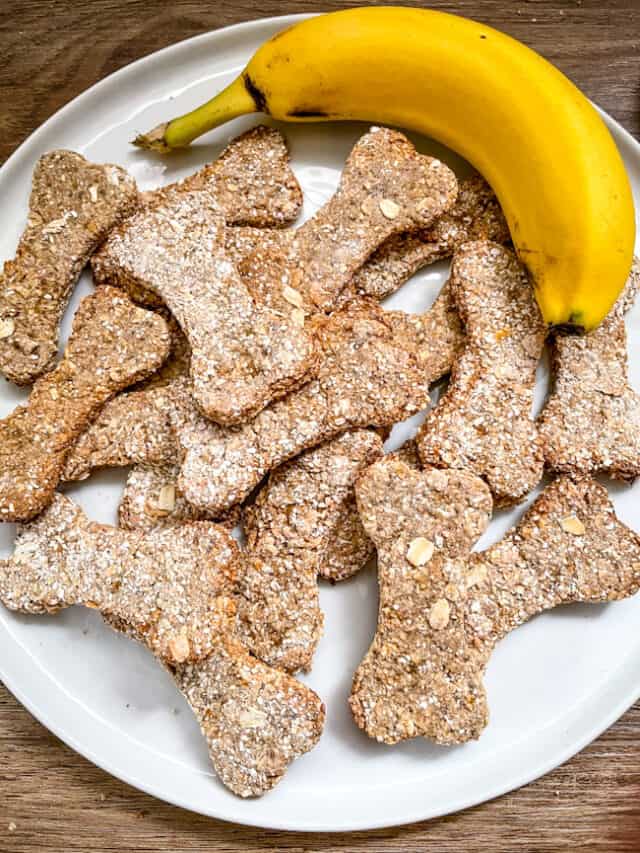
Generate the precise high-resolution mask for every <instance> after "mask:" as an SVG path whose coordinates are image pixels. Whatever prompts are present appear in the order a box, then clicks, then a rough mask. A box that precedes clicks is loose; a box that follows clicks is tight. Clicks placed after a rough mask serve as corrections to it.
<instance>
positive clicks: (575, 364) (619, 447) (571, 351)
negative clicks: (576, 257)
mask: <svg viewBox="0 0 640 853" xmlns="http://www.w3.org/2000/svg"><path fill="white" fill-rule="evenodd" d="M639 287H640V261H638V259H637V258H636V259H635V260H634V264H633V268H632V270H631V275H630V277H629V280H628V282H627V286H626V288H625V289H624V290H623V292H622V294H621V295H620V296H619V298H618V301H617V302H616V304H615V305H614V306H613V308H612V309H611V312H610V313H609V315H608V316H607V317H606V318H605V319H604V320H603V322H602V323H601V324H600V325H599V326H598V328H597V329H594V330H593V331H592V332H589V333H588V334H586V335H568V334H564V333H562V332H557V333H555V334H554V335H553V338H552V344H551V360H552V367H553V373H554V388H553V391H552V393H551V396H550V398H549V400H548V402H547V405H546V406H545V408H544V410H543V412H542V414H541V416H540V418H539V420H538V429H539V431H540V435H541V437H542V442H543V445H544V456H545V462H546V463H547V465H548V466H549V467H550V468H551V469H553V470H554V471H563V472H566V473H569V474H595V473H598V472H603V473H606V474H609V475H610V476H611V477H614V478H615V479H618V480H628V479H633V478H634V477H637V476H638V474H640V396H639V395H638V394H637V393H636V392H635V391H634V390H633V388H632V387H631V385H630V384H629V377H628V367H627V332H626V329H625V325H624V315H625V312H626V311H628V310H629V308H631V305H632V304H633V301H634V299H635V298H636V295H637V292H638V288H639Z"/></svg>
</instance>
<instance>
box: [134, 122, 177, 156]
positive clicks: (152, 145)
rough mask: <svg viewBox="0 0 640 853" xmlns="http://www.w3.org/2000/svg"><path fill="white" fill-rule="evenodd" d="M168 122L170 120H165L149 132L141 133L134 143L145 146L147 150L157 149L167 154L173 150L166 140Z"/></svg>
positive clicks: (140, 146) (139, 146)
mask: <svg viewBox="0 0 640 853" xmlns="http://www.w3.org/2000/svg"><path fill="white" fill-rule="evenodd" d="M168 124H169V122H166V121H165V122H163V123H162V124H159V125H158V126H157V127H154V128H153V130H150V131H149V132H148V133H139V134H138V136H136V138H135V139H134V140H132V145H136V146H137V147H138V148H144V149H146V150H147V151H157V152H159V153H161V154H166V153H167V152H168V151H170V150H171V149H170V147H169V146H168V145H167V143H166V141H165V132H166V130H167V126H168Z"/></svg>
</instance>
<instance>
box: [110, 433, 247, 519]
mask: <svg viewBox="0 0 640 853" xmlns="http://www.w3.org/2000/svg"><path fill="white" fill-rule="evenodd" d="M174 450H175V446H174ZM179 473H180V468H179V466H178V465H177V464H176V463H175V462H168V463H164V464H151V465H136V466H135V467H134V468H133V470H132V471H131V472H130V473H129V476H128V477H127V482H126V484H125V487H124V491H123V493H122V498H121V500H120V506H119V507H118V524H119V525H120V527H122V528H124V529H125V530H144V531H146V532H148V531H150V530H152V529H153V528H154V527H167V526H168V525H175V524H181V523H183V522H185V521H216V522H217V523H218V524H222V525H224V526H225V527H226V528H227V529H229V530H232V529H233V528H234V527H235V526H236V524H238V523H239V521H240V514H241V513H240V507H239V506H236V507H232V508H231V509H230V510H228V512H226V513H224V514H223V515H221V516H220V517H219V518H208V517H207V515H206V513H202V512H199V511H198V510H197V509H195V508H194V507H192V506H191V505H190V504H188V503H187V501H186V500H185V499H184V498H183V497H182V495H181V494H180V492H179V491H178V488H177V483H178V474H179Z"/></svg>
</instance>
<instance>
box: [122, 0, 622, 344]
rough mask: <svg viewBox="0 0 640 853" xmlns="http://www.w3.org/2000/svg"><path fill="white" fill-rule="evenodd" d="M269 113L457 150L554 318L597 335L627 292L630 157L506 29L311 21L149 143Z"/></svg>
mask: <svg viewBox="0 0 640 853" xmlns="http://www.w3.org/2000/svg"><path fill="white" fill-rule="evenodd" d="M256 111H261V112H266V113H268V114H269V115H272V116H274V117H275V118H277V119H282V120H284V121H326V120H337V119H363V120H368V121H374V122H377V123H380V124H390V125H397V126H400V127H406V128H410V129H412V130H415V131H419V132H420V133H424V134H426V135H427V136H431V137H434V138H435V139H437V140H439V141H440V142H443V143H444V144H445V145H448V146H449V147H450V148H453V149H454V150H455V151H458V152H459V153H460V154H462V155H463V156H464V157H466V159H467V160H469V161H470V162H471V163H472V164H473V165H474V166H475V167H476V168H477V169H478V171H479V172H481V173H482V174H483V175H484V177H485V178H486V179H487V180H488V181H489V183H490V184H491V186H492V187H493V189H494V191H495V192H496V194H497V196H498V198H499V200H500V202H501V204H502V207H503V209H504V211H505V214H506V216H507V220H508V222H509V227H510V229H511V234H512V236H513V240H514V243H515V246H516V249H517V251H518V254H519V256H520V258H521V260H522V261H523V262H524V263H525V264H526V266H527V267H528V269H529V271H530V273H531V275H532V278H533V281H534V286H535V289H536V296H537V299H538V303H539V305H540V308H541V310H542V314H543V316H544V318H545V320H546V321H548V322H549V323H553V324H558V323H570V324H574V325H578V326H582V327H584V328H585V329H591V328H593V327H595V326H597V325H598V323H599V322H600V321H601V320H602V319H603V318H604V316H605V315H606V314H607V312H608V311H609V309H610V308H611V306H612V304H613V302H614V301H615V299H616V297H617V295H618V294H619V292H620V291H621V289H622V287H623V286H624V283H625V281H626V278H627V276H628V274H629V269H630V266H631V261H632V254H633V247H634V241H635V218H634V208H633V198H632V195H631V188H630V186H629V180H628V178H627V174H626V172H625V168H624V165H623V163H622V159H621V157H620V155H619V153H618V150H617V148H616V146H615V144H614V142H613V140H612V138H611V136H610V134H609V132H608V130H607V128H606V127H605V125H604V123H603V122H602V120H601V119H600V117H599V116H598V114H597V112H596V111H595V109H594V108H593V107H592V106H591V104H590V103H589V101H588V100H587V99H586V98H585V97H584V95H582V93H581V92H580V91H579V90H578V89H577V88H576V87H575V86H574V85H573V84H572V83H571V82H570V81H569V80H568V79H567V78H566V77H565V76H564V75H563V74H561V73H560V71H558V70H557V69H556V68H555V67H554V66H553V65H551V64H550V63H549V62H547V61H546V60H544V59H543V58H542V57H541V56H539V55H538V54H537V53H535V52H534V51H532V50H530V49H529V48H527V47H525V46H524V45H523V44H521V43H520V42H518V41H515V40H514V39H512V38H510V37H508V36H506V35H504V34H502V33H500V32H498V31H497V30H494V29H491V28H490V27H486V26H484V25H483V24H479V23H475V22H473V21H469V20H467V19H465V18H460V17H457V16H455V15H448V14H444V13H441V12H433V11H427V10H421V9H409V8H400V7H366V8H357V9H350V10H346V11H342V12H334V13H331V14H328V15H321V16H318V17H314V18H310V19H308V20H305V21H303V22H302V23H299V24H296V25H295V26H293V27H291V28H290V29H288V30H285V31H284V32H282V33H279V34H278V35H276V36H274V37H273V38H271V39H270V40H269V41H268V42H266V43H265V44H264V45H262V47H260V48H259V50H258V51H257V52H256V53H255V55H254V56H253V58H252V59H251V60H250V62H249V64H248V65H247V67H246V68H245V70H244V71H243V72H242V74H241V75H240V76H239V77H238V78H237V79H236V80H235V81H234V82H233V83H231V85H230V86H228V87H227V88H226V89H225V90H224V91H222V92H220V94H218V95H216V97H214V98H213V99H212V100H210V101H208V102H207V103H206V104H203V105H202V106H201V107H199V108H198V109H196V110H194V111H193V112H191V113H189V114H187V115H185V116H182V117H180V118H177V119H173V121H170V122H168V123H166V124H163V125H160V126H159V127H158V128H155V130H153V131H151V133H149V134H146V135H144V136H141V137H138V139H137V140H136V143H137V144H139V145H142V146H144V147H152V148H155V149H156V150H164V151H166V150H168V149H171V148H176V147H182V146H184V145H188V144H189V143H190V142H191V141H192V140H193V139H195V138H196V137H197V136H199V135H200V134H202V133H204V132H205V131H207V130H210V129H211V128H213V127H216V126H217V125H219V124H222V123H223V122H225V121H228V120H229V119H231V118H234V117H236V116H238V115H242V114H244V113H250V112H256Z"/></svg>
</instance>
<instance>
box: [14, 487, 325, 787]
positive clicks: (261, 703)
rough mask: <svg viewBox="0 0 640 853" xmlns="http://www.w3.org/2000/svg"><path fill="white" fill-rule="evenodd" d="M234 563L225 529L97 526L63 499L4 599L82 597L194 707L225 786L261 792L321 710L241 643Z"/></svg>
mask: <svg viewBox="0 0 640 853" xmlns="http://www.w3.org/2000/svg"><path fill="white" fill-rule="evenodd" d="M239 559H240V554H239V550H238V547H237V545H236V543H235V542H234V540H233V539H232V538H231V536H230V535H229V534H228V533H227V532H226V531H225V530H224V529H223V528H222V527H220V526H219V525H216V524H210V523H206V522H199V523H193V524H185V525H181V526H175V527H171V528H165V529H164V530H154V531H153V532H152V534H150V535H144V534H141V533H140V532H136V533H130V532H128V531H124V530H119V529H118V528H114V527H109V526H108V525H103V524H96V523H94V522H90V521H89V520H88V519H87V518H86V516H85V515H84V513H83V512H82V511H81V510H80V508H79V507H77V506H76V505H75V504H74V503H73V502H72V501H71V500H69V498H66V497H64V496H62V495H56V498H55V500H54V502H53V504H52V505H51V506H50V507H49V508H48V509H47V510H46V511H45V512H44V513H43V514H42V515H41V516H39V517H38V518H37V519H36V520H35V521H33V522H31V523H30V524H29V525H26V526H24V527H22V529H21V530H20V531H19V533H18V538H17V541H16V548H15V551H14V554H13V556H12V557H11V558H10V559H9V560H6V561H0V600H2V601H3V603H4V604H5V605H6V606H7V607H10V608H11V609H13V610H19V611H22V612H28V613H42V612H54V611H57V610H60V609H61V608H63V607H67V606H70V605H72V604H85V605H87V606H89V607H92V608H98V609H99V610H100V611H101V612H102V615H103V616H104V618H105V620H106V621H107V622H108V623H109V624H110V625H111V626H112V627H114V628H116V629H117V630H120V631H123V632H124V633H126V634H127V635H129V636H131V637H133V638H134V639H137V640H139V641H140V642H143V643H145V644H146V645H147V646H148V647H149V648H150V649H151V650H152V652H153V653H154V654H156V655H157V656H159V657H160V659H161V660H162V661H163V662H164V663H165V664H166V665H167V666H168V667H169V669H170V671H171V672H172V674H173V676H174V678H175V680H176V683H177V685H178V687H179V689H180V690H181V691H182V692H183V693H184V695H185V697H186V699H187V701H188V702H189V703H190V705H191V707H192V709H193V712H194V714H195V715H196V717H197V719H198V721H199V723H200V725H201V727H202V730H203V733H204V735H205V737H206V738H207V743H208V747H209V754H210V756H211V761H212V763H213V766H214V768H215V770H216V772H217V774H218V775H219V776H220V779H221V781H222V782H223V783H224V784H225V785H227V786H228V787H229V788H230V789H231V790H232V791H233V792H234V793H236V794H238V795H239V796H241V797H247V796H259V795H260V794H263V793H265V792H266V791H268V790H270V789H271V788H272V787H273V786H274V785H275V784H276V783H277V782H278V781H279V780H280V779H281V778H282V776H283V774H284V772H285V770H286V768H287V766H288V765H289V764H290V763H291V761H293V760H294V759H295V758H298V757H299V756H300V755H302V754H303V753H305V752H307V751H308V750H310V749H312V748H313V747H314V746H315V744H316V742H317V741H318V738H319V737H320V734H321V732H322V727H323V723H324V706H323V704H322V702H321V701H320V699H319V698H318V697H317V696H316V694H315V693H314V692H313V691H312V690H310V689H309V688H308V687H305V686H304V685H302V684H300V683H299V682H297V681H295V680H294V679H293V678H291V677H290V676H288V675H286V674H285V673H282V672H278V671H276V670H273V669H271V668H270V667H268V666H266V665H265V664H263V663H261V662H260V661H257V660H255V659H253V658H252V657H251V656H250V654H249V653H248V651H247V649H246V648H245V647H244V646H243V645H242V644H241V643H240V642H239V640H238V639H237V637H236V633H235V632H236V627H235V603H234V599H233V593H234V591H235V581H236V576H237V573H238V563H239Z"/></svg>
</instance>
